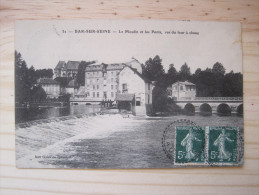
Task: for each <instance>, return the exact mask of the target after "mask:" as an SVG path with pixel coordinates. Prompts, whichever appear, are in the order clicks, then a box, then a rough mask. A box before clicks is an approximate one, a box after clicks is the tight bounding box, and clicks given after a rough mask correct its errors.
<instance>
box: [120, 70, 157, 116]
mask: <svg viewBox="0 0 259 195" xmlns="http://www.w3.org/2000/svg"><path fill="white" fill-rule="evenodd" d="M152 90H153V84H152V83H151V82H150V81H149V80H148V79H146V78H145V77H144V76H143V75H142V74H141V73H140V72H138V71H137V69H134V68H132V67H130V66H125V67H124V68H123V70H121V72H120V73H119V88H118V94H117V98H116V99H115V100H116V101H117V102H118V107H119V108H120V106H121V108H123V107H125V108H127V110H129V109H130V110H129V111H132V113H133V114H136V115H146V114H151V113H152ZM127 102H128V103H127Z"/></svg>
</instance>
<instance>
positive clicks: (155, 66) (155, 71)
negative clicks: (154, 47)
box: [143, 55, 165, 81]
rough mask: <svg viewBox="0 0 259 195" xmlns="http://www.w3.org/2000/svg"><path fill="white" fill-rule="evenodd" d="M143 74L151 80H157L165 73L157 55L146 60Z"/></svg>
mask: <svg viewBox="0 0 259 195" xmlns="http://www.w3.org/2000/svg"><path fill="white" fill-rule="evenodd" d="M143 74H144V75H145V76H146V77H147V78H148V79H149V80H151V81H158V80H160V79H161V77H163V76H164V75H165V71H164V68H163V66H162V60H161V58H160V57H159V56H158V55H156V56H155V57H154V58H153V59H152V58H149V59H148V60H147V61H146V63H145V68H144V71H143Z"/></svg>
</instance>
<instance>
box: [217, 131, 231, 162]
mask: <svg viewBox="0 0 259 195" xmlns="http://www.w3.org/2000/svg"><path fill="white" fill-rule="evenodd" d="M229 136H230V134H229V133H226V131H225V129H223V130H222V133H221V134H220V135H219V136H218V138H217V139H216V140H215V141H214V143H213V145H214V146H217V147H218V151H219V155H218V158H219V160H220V161H223V160H225V159H229V158H230V157H231V155H232V154H231V153H230V152H228V151H227V150H226V146H225V143H226V141H229V142H234V140H232V139H230V138H229Z"/></svg>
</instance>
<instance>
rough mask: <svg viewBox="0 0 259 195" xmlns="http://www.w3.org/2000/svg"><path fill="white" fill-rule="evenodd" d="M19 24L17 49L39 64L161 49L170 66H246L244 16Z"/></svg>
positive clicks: (121, 58) (117, 58)
mask: <svg viewBox="0 0 259 195" xmlns="http://www.w3.org/2000/svg"><path fill="white" fill-rule="evenodd" d="M15 28H16V31H15V49H16V50H17V51H18V52H20V53H21V55H22V57H23V59H24V60H25V61H26V62H27V65H28V67H30V66H32V65H33V66H34V68H35V69H43V68H55V66H56V65H57V63H58V61H59V60H63V61H68V60H75V61H81V60H85V61H93V60H95V61H97V63H124V62H128V61H130V60H131V59H132V57H134V58H136V59H138V60H139V62H141V63H145V61H147V60H148V59H149V58H150V57H151V58H153V57H155V56H156V55H159V56H160V58H161V59H162V64H163V66H164V69H165V70H166V71H167V70H168V67H169V65H170V64H174V65H175V68H176V69H177V70H179V69H180V67H181V66H182V65H183V64H184V63H187V64H188V66H189V67H190V68H191V72H192V73H194V72H195V70H196V69H197V68H201V69H206V68H207V67H209V68H212V66H213V65H214V64H215V63H216V62H220V63H222V64H223V66H224V67H225V68H226V72H230V71H231V70H233V71H234V72H242V49H241V48H242V47H241V24H240V23H238V22H235V23H233V22H232V23H231V22H197V21H170V20H67V21H65V20H49V21H37V20H34V21H17V22H16V26H15ZM79 30H84V32H82V31H80V32H82V33H76V32H75V31H79ZM100 31H102V32H100ZM108 31H110V33H107V32H108ZM127 31H130V32H127ZM136 31H137V33H136ZM141 31H142V32H143V33H142V32H141ZM147 31H148V32H149V33H147ZM159 31H160V32H161V33H159ZM119 32H123V33H119ZM166 32H167V33H166ZM183 32H184V34H181V33H183ZM186 32H188V34H187V33H186ZM190 32H195V34H191V33H190Z"/></svg>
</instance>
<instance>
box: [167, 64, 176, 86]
mask: <svg viewBox="0 0 259 195" xmlns="http://www.w3.org/2000/svg"><path fill="white" fill-rule="evenodd" d="M177 76H178V72H177V70H176V69H175V67H174V64H170V65H169V69H168V71H167V75H166V77H167V86H169V85H171V84H173V83H175V82H176V81H177Z"/></svg>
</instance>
